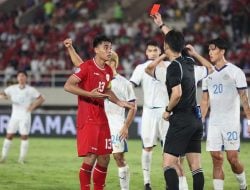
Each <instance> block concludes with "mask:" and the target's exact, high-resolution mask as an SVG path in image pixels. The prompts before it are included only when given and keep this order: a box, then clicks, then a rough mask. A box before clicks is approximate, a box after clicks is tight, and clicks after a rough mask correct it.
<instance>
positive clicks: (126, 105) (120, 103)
mask: <svg viewBox="0 0 250 190" xmlns="http://www.w3.org/2000/svg"><path fill="white" fill-rule="evenodd" d="M116 104H117V105H118V106H120V107H123V108H128V109H134V108H135V105H134V103H130V102H126V101H121V100H120V101H118V102H117V103H116Z"/></svg>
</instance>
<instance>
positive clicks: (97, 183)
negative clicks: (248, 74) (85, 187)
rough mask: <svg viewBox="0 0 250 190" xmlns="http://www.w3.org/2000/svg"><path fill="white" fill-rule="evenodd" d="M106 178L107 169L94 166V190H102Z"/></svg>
mask: <svg viewBox="0 0 250 190" xmlns="http://www.w3.org/2000/svg"><path fill="white" fill-rule="evenodd" d="M106 176H107V168H104V167H102V166H99V165H98V164H96V166H95V168H94V172H93V181H94V190H103V189H104V187H105V179H106Z"/></svg>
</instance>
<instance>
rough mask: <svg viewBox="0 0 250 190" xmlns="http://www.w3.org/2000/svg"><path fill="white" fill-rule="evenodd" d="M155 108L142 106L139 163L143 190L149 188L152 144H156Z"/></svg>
mask: <svg viewBox="0 0 250 190" xmlns="http://www.w3.org/2000/svg"><path fill="white" fill-rule="evenodd" d="M157 119H158V117H157V113H156V110H155V109H149V108H143V114H142V125H141V139H142V144H143V149H142V155H141V164H142V171H143V181H144V186H145V190H150V189H151V187H150V183H151V180H150V173H151V162H152V153H153V146H154V145H156V144H157V128H156V126H157V122H159V121H158V120H157Z"/></svg>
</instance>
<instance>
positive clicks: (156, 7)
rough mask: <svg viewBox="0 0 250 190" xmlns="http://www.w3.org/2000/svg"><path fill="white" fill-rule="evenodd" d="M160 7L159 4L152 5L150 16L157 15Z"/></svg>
mask: <svg viewBox="0 0 250 190" xmlns="http://www.w3.org/2000/svg"><path fill="white" fill-rule="evenodd" d="M160 6H161V5H160V4H154V5H153V7H152V9H151V11H150V15H155V14H156V13H158V12H159V9H160Z"/></svg>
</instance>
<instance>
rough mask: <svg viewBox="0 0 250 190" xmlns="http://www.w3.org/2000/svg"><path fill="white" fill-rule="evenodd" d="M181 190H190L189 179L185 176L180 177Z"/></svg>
mask: <svg viewBox="0 0 250 190" xmlns="http://www.w3.org/2000/svg"><path fill="white" fill-rule="evenodd" d="M179 189H180V190H188V184H187V178H186V177H185V176H180V177H179Z"/></svg>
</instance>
